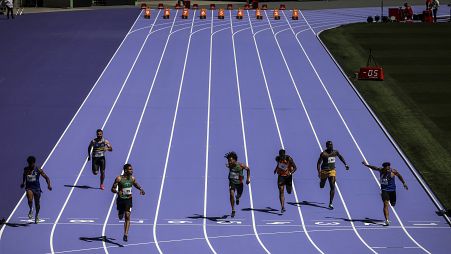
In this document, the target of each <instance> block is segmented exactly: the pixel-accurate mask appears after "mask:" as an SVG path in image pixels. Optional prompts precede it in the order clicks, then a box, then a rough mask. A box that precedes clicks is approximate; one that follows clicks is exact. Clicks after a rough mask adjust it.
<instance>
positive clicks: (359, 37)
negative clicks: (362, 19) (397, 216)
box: [320, 23, 451, 209]
mask: <svg viewBox="0 0 451 254" xmlns="http://www.w3.org/2000/svg"><path fill="white" fill-rule="evenodd" d="M320 38H321V40H322V41H323V42H324V43H325V45H326V46H327V48H328V50H329V51H330V52H331V54H332V55H333V56H334V58H335V59H336V61H337V62H338V64H339V65H340V66H341V68H342V69H343V71H344V74H345V75H346V76H348V77H350V80H351V81H352V83H353V85H354V87H355V89H356V90H357V91H358V93H359V94H360V95H361V96H362V98H363V100H364V101H366V103H367V104H368V105H369V107H370V108H371V109H372V111H373V112H374V113H375V115H376V116H377V118H378V119H379V120H380V121H381V123H382V124H383V126H384V127H385V128H386V130H387V132H388V133H389V135H390V136H392V137H393V138H394V140H395V142H396V143H397V144H398V145H399V147H400V148H401V149H402V151H403V152H404V154H406V156H407V157H408V160H409V161H410V162H412V164H413V165H414V167H415V168H416V169H417V170H418V172H419V173H420V174H421V176H422V178H423V179H424V180H425V181H426V182H427V184H428V185H429V187H430V189H432V190H433V192H434V193H435V195H436V196H437V197H438V198H439V200H440V201H441V203H442V204H443V206H444V207H445V208H447V209H449V208H450V207H451V195H450V194H451V186H450V185H449V183H451V171H450V170H449V169H448V166H447V165H451V164H450V163H451V151H450V150H449V149H447V148H448V147H449V145H451V100H449V99H448V98H449V95H451V89H449V87H448V86H449V85H450V84H451V72H449V70H450V69H451V60H450V59H451V24H447V23H443V24H420V23H418V24H405V23H389V24H380V23H378V24H367V23H359V24H351V25H345V26H341V27H338V28H335V29H331V30H328V31H324V32H323V33H321V35H320ZM370 48H371V49H372V50H373V55H374V56H375V57H376V59H377V61H378V63H379V64H380V65H381V66H383V67H384V70H385V80H384V81H379V82H378V81H361V80H355V79H354V78H353V77H354V73H355V72H356V71H357V70H358V69H359V68H360V67H362V66H364V65H365V64H366V60H367V58H368V51H369V49H370Z"/></svg>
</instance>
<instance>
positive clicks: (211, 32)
mask: <svg viewBox="0 0 451 254" xmlns="http://www.w3.org/2000/svg"><path fill="white" fill-rule="evenodd" d="M211 16H212V19H211V30H210V59H209V66H208V104H207V137H206V140H205V183H204V214H203V216H204V218H203V223H202V229H203V232H204V237H205V239H206V240H207V244H208V247H210V250H211V251H212V252H213V253H215V254H216V251H215V249H214V248H213V246H212V245H211V243H210V240H209V239H208V233H207V191H208V156H209V149H210V112H211V111H210V106H211V62H212V58H213V36H214V33H213V20H214V18H213V10H212V11H211ZM224 29H226V28H224Z"/></svg>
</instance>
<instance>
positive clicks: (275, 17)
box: [273, 9, 280, 20]
mask: <svg viewBox="0 0 451 254" xmlns="http://www.w3.org/2000/svg"><path fill="white" fill-rule="evenodd" d="M273 16H274V19H275V20H279V19H280V15H279V9H274V15H273Z"/></svg>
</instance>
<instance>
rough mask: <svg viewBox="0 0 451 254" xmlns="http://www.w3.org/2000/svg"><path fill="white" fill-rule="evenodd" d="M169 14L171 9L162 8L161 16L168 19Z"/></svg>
mask: <svg viewBox="0 0 451 254" xmlns="http://www.w3.org/2000/svg"><path fill="white" fill-rule="evenodd" d="M170 15H171V11H170V10H169V8H166V9H164V13H163V18H164V19H168V18H169V16H170Z"/></svg>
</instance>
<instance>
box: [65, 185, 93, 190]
mask: <svg viewBox="0 0 451 254" xmlns="http://www.w3.org/2000/svg"><path fill="white" fill-rule="evenodd" d="M64 187H68V188H78V189H85V190H88V189H93V190H100V188H94V187H91V186H89V185H69V184H65V185H64Z"/></svg>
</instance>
